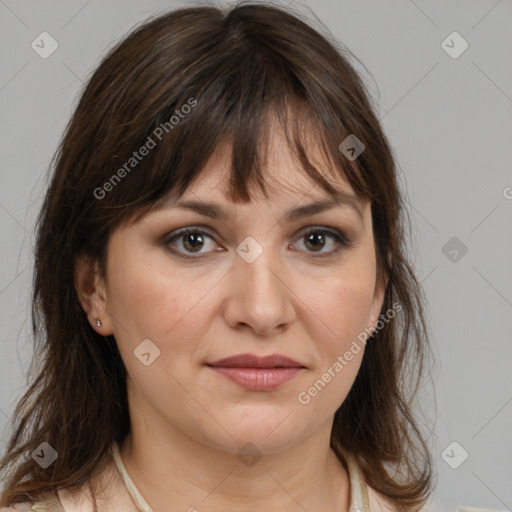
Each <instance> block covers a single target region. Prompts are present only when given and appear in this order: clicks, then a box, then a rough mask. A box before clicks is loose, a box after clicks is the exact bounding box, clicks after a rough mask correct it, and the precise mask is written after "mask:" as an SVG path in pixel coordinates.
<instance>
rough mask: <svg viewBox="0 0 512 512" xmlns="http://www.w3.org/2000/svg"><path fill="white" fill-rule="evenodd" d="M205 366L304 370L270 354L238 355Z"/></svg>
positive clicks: (285, 358)
mask: <svg viewBox="0 0 512 512" xmlns="http://www.w3.org/2000/svg"><path fill="white" fill-rule="evenodd" d="M206 364H207V365H208V366H234V367H239V368H293V367H296V368H305V367H304V366H303V365H302V364H300V363H299V362H297V361H294V360H293V359H290V358H289V357H286V356H284V355H281V354H271V355H268V356H257V355H255V354H238V355H235V356H231V357H225V358H224V359H219V360H218V361H214V362H212V363H206Z"/></svg>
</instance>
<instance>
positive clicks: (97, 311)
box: [74, 254, 112, 336]
mask: <svg viewBox="0 0 512 512" xmlns="http://www.w3.org/2000/svg"><path fill="white" fill-rule="evenodd" d="M74 286H75V290H76V292H77V296H78V300H79V301H80V304H81V305H82V308H83V310H84V311H85V312H86V313H87V318H88V320H89V323H90V324H91V326H92V328H93V329H94V330H95V331H96V332H98V333H99V334H101V335H102V336H108V335H110V334H112V323H111V321H110V316H109V314H108V312H107V293H106V286H105V282H104V280H103V279H102V277H101V275H100V272H99V264H98V261H96V260H93V259H92V258H91V257H90V256H87V255H85V254H81V255H79V256H78V257H77V259H76V262H75V267H74ZM97 320H100V321H101V326H100V327H98V325H97V324H96V322H97Z"/></svg>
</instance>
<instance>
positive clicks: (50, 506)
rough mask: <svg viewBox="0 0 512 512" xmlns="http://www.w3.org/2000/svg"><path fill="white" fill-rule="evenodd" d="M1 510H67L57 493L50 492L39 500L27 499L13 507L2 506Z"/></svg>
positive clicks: (9, 511) (41, 511)
mask: <svg viewBox="0 0 512 512" xmlns="http://www.w3.org/2000/svg"><path fill="white" fill-rule="evenodd" d="M0 512H65V510H64V509H63V508H62V504H61V502H60V500H59V498H58V497H57V496H56V495H55V494H48V495H45V496H44V497H43V498H41V499H40V500H38V501H34V502H28V501H26V502H24V503H18V504H16V505H12V506H11V507H5V508H0Z"/></svg>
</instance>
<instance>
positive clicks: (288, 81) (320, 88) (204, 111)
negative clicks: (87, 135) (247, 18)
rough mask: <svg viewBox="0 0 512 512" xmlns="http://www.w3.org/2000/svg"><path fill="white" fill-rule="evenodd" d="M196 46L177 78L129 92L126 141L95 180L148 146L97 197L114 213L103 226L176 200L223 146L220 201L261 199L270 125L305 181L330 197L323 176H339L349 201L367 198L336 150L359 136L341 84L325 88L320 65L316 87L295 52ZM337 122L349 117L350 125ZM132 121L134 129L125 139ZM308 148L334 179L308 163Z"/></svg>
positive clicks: (360, 177) (355, 169) (360, 176)
mask: <svg viewBox="0 0 512 512" xmlns="http://www.w3.org/2000/svg"><path fill="white" fill-rule="evenodd" d="M213 39H214V40H215V37H213ZM200 46H201V48H200V54H201V55H202V58H200V57H199V54H198V57H197V59H196V60H195V62H194V64H193V65H190V66H189V68H188V69H189V71H188V72H187V73H185V74H181V76H180V78H179V81H176V80H174V81H173V80H171V78H170V77H169V79H168V85H167V86H166V85H165V79H163V78H160V81H158V80H156V79H155V77H154V76H151V75H148V80H147V85H146V86H145V87H144V89H143V90H142V91H140V90H139V91H137V93H138V95H140V97H141V100H140V103H139V104H137V103H136V102H137V99H136V98H135V99H134V98H131V101H132V103H133V104H135V110H134V112H133V113H132V115H134V116H135V121H134V120H132V121H131V122H130V123H128V127H127V128H126V131H125V135H126V137H125V138H124V139H123V141H122V142H120V143H119V151H118V152H116V153H117V154H116V158H115V159H111V165H109V170H108V172H106V173H105V176H103V179H106V177H107V175H112V173H115V169H116V168H117V167H121V166H122V165H123V162H126V161H128V160H129V158H130V155H131V154H132V153H133V150H134V149H136V148H139V147H142V146H143V145H144V144H148V143H149V142H150V145H151V146H152V147H153V149H151V150H150V151H149V152H148V155H147V156H146V157H144V159H143V160H142V161H141V162H140V163H138V162H137V169H134V170H133V171H131V172H129V173H128V174H129V175H127V176H126V177H125V178H123V180H122V181H121V182H120V183H119V184H116V186H114V187H113V189H112V192H110V193H109V194H108V195H107V197H106V198H105V199H104V200H102V201H101V203H102V204H101V207H103V208H109V210H110V209H114V210H115V211H116V214H117V215H116V218H115V220H113V219H112V225H111V227H113V225H114V224H118V223H120V222H131V221H133V222H137V221H138V220H140V218H141V217H142V216H144V215H145V214H146V213H147V212H148V211H150V210H151V209H152V208H153V207H157V206H158V204H159V201H161V200H163V199H165V198H166V197H167V196H169V195H176V196H178V197H179V196H181V195H182V194H183V193H184V192H185V191H186V190H187V189H188V188H189V187H190V186H191V185H192V184H193V183H194V182H195V181H196V180H197V179H198V178H199V176H200V175H201V172H202V170H203V169H204V167H205V166H206V164H207V162H208V160H209V159H210V158H211V157H212V155H213V154H214V152H215V151H216V150H217V149H218V148H219V147H221V146H222V145H224V144H229V145H230V148H231V159H230V160H231V165H230V173H229V178H228V181H229V183H228V187H227V188H228V195H229V197H230V199H231V200H232V201H233V202H235V203H246V202H249V201H250V200H251V191H252V190H253V187H258V188H259V189H260V190H261V191H262V192H263V194H264V196H265V197H267V198H268V193H267V186H268V183H267V181H266V179H265V173H264V170H265V167H266V160H267V157H266V155H267V152H268V151H267V150H268V146H269V142H270V137H271V136H272V133H273V127H274V126H277V127H278V128H280V129H282V130H283V132H284V134H285V140H286V141H287V144H288V147H289V149H290V151H291V154H292V155H293V156H294V158H295V159H296V161H297V164H298V165H297V168H298V169H300V170H301V171H302V172H303V173H304V174H305V175H306V176H307V177H308V178H309V179H310V180H311V181H312V183H315V184H318V185H320V186H321V187H322V189H323V190H325V191H326V192H327V193H328V194H329V195H330V196H334V195H335V194H336V192H337V190H336V189H335V188H334V187H333V185H332V184H331V181H332V179H330V178H335V179H336V181H339V177H342V178H344V179H345V180H346V181H347V182H348V183H350V185H351V186H352V188H353V190H354V192H355V194H356V195H357V196H358V197H359V198H361V199H362V198H365V199H366V198H370V199H371V193H370V191H369V189H368V184H367V183H366V180H365V179H364V175H365V173H364V172H361V168H360V167H359V166H358V163H356V162H355V161H351V160H349V159H348V158H346V156H345V155H344V154H343V153H342V152H341V151H340V150H339V149H338V146H339V145H340V143H341V142H342V141H343V140H344V139H345V138H346V137H347V136H348V135H349V134H351V133H353V132H354V131H355V132H357V133H359V132H358V130H356V128H354V121H353V116H354V113H353V112H350V111H347V110H346V105H347V104H349V103H350V102H349V101H348V100H347V98H345V97H344V96H343V91H342V88H341V87H339V86H334V85H333V84H332V82H333V80H334V78H335V77H333V76H332V75H331V74H329V71H328V70H327V69H325V70H323V73H324V74H325V80H323V83H319V82H318V80H316V79H314V78H313V77H312V76H311V75H309V74H308V73H307V72H306V71H305V70H306V67H304V69H302V64H300V61H299V60H298V59H299V58H301V56H300V55H297V56H296V58H295V60H294V56H293V55H292V56H290V54H289V52H288V53H287V54H286V56H285V55H284V54H283V55H281V54H280V53H279V51H276V50H275V47H274V48H273V49H271V48H270V47H268V46H266V45H265V44H262V42H261V41H258V44H255V41H253V40H252V39H251V38H249V37H245V36H244V37H240V40H236V35H232V37H231V38H230V39H227V40H226V39H225V38H220V40H219V41H217V42H215V41H213V42H212V43H211V44H209V46H208V47H205V42H204V41H202V42H201V45H200ZM198 52H199V49H198ZM310 65H311V64H308V66H310ZM304 66H305V65H304ZM139 82H141V83H142V80H140V79H139ZM143 95H144V96H143ZM359 115H362V114H361V113H360V112H359ZM344 118H346V119H350V120H352V121H351V124H352V126H348V125H346V124H345V123H344V122H343V119H344ZM135 122H138V124H139V127H140V126H141V125H142V126H144V130H141V129H140V128H139V131H138V133H135V132H132V134H133V135H130V125H131V127H132V128H133V129H136V126H135ZM313 148H315V150H316V151H317V153H319V154H321V156H322V158H323V160H324V162H325V163H326V164H327V168H331V169H333V170H334V173H335V176H334V175H333V176H330V175H329V172H326V170H323V169H322V170H320V169H319V168H318V167H317V166H315V165H314V164H313V162H312V159H311V158H310V155H311V151H312V149H313ZM122 155H123V156H122ZM364 157H365V155H364V154H363V155H361V157H360V158H359V159H358V162H361V161H364ZM110 213H111V212H110Z"/></svg>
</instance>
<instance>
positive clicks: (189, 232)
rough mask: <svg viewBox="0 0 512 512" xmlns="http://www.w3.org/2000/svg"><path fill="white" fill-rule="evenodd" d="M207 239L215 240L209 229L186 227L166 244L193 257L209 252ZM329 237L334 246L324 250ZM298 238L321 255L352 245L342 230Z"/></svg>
mask: <svg viewBox="0 0 512 512" xmlns="http://www.w3.org/2000/svg"><path fill="white" fill-rule="evenodd" d="M207 239H209V240H211V241H212V242H215V240H214V238H213V236H212V235H210V234H209V233H208V232H207V231H203V230H201V229H198V228H185V229H183V230H180V231H177V232H175V233H171V235H170V236H169V237H167V239H166V241H165V244H166V245H167V246H170V249H171V251H172V252H174V253H176V254H178V255H179V256H183V257H186V258H190V257H192V258H193V257H194V256H188V255H187V254H204V253H205V252H206V253H207V252H208V251H203V252H201V249H202V248H203V247H204V246H205V241H206V240H207ZM329 239H331V241H332V242H331V243H332V245H334V248H333V249H331V250H330V251H329V250H328V251H322V249H323V248H325V247H326V244H327V241H328V240H329ZM298 240H299V241H300V240H304V246H305V247H306V248H307V249H310V250H308V251H307V252H310V253H317V254H319V255H321V256H325V255H330V254H334V253H337V252H339V251H340V250H341V249H342V248H343V247H347V246H349V245H350V240H349V239H348V238H347V237H346V235H344V234H343V233H342V232H341V231H331V230H327V229H323V228H322V229H320V228H315V229H310V230H309V231H306V232H304V233H303V234H301V235H300V236H299V238H298ZM178 242H180V244H178ZM176 245H181V246H182V247H183V249H180V248H177V247H176Z"/></svg>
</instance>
